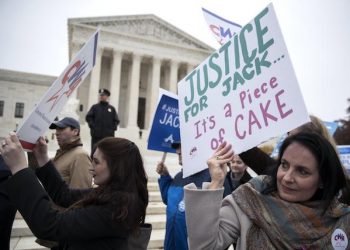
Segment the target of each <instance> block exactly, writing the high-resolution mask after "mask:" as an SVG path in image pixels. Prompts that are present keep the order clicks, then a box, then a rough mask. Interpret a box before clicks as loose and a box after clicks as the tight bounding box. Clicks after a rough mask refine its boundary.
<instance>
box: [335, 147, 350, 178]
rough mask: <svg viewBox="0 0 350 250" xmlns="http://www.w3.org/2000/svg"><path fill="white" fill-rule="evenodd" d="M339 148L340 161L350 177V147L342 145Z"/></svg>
mask: <svg viewBox="0 0 350 250" xmlns="http://www.w3.org/2000/svg"><path fill="white" fill-rule="evenodd" d="M337 148H338V151H339V158H340V161H341V163H342V164H343V166H344V167H345V169H346V172H347V174H348V175H350V145H340V146H337Z"/></svg>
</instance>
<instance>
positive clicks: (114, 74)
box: [109, 50, 123, 112]
mask: <svg viewBox="0 0 350 250" xmlns="http://www.w3.org/2000/svg"><path fill="white" fill-rule="evenodd" d="M122 57H123V54H122V52H121V51H117V50H114V51H113V62H112V66H111V82H110V87H109V89H110V91H111V96H110V98H109V100H110V104H111V105H112V106H114V107H115V108H116V110H117V112H118V107H119V92H120V76H121V70H122V67H121V66H122Z"/></svg>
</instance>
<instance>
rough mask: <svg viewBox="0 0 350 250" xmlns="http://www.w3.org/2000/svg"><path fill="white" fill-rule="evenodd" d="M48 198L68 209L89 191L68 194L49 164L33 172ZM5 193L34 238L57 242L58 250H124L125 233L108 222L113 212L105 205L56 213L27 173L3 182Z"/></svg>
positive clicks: (35, 179)
mask: <svg viewBox="0 0 350 250" xmlns="http://www.w3.org/2000/svg"><path fill="white" fill-rule="evenodd" d="M37 176H38V177H39V179H40V181H41V182H42V184H43V186H44V187H45V189H46V190H47V192H48V193H49V194H50V198H51V199H52V200H53V201H54V202H55V203H56V204H57V205H60V206H63V207H68V206H69V205H71V204H73V203H74V202H76V201H77V200H79V199H81V198H82V197H83V196H84V195H86V194H87V193H88V192H89V190H70V189H69V188H68V187H67V185H66V184H65V182H64V181H63V180H62V178H61V177H60V175H59V173H58V172H57V171H56V169H55V167H54V165H53V164H52V162H51V161H50V162H49V163H48V164H46V166H44V167H42V168H40V169H39V170H37ZM7 189H8V190H7V192H8V194H9V197H10V199H11V201H12V202H13V203H14V204H15V206H16V207H17V208H18V210H19V211H20V213H21V214H22V216H23V218H24V219H25V221H26V222H27V224H28V226H29V228H30V229H31V230H32V232H33V233H34V235H35V236H36V237H38V238H40V239H46V240H52V241H58V242H59V245H60V249H69V250H78V249H79V250H90V249H91V250H96V249H98V250H103V249H109V250H110V249H127V246H126V245H127V237H128V236H129V231H128V230H126V229H125V228H124V227H123V226H122V225H117V224H115V223H113V222H112V213H113V211H112V210H111V209H110V208H109V207H107V206H105V205H100V206H97V205H90V206H87V207H84V208H79V209H72V210H69V211H65V212H60V211H58V210H57V209H54V208H53V207H52V203H51V202H50V199H49V196H48V194H47V193H46V192H45V190H44V189H43V187H42V186H41V185H40V183H39V181H38V179H37V177H36V176H35V174H34V172H33V171H32V170H31V169H28V168H27V169H23V170H21V171H19V172H18V173H16V174H15V175H13V177H11V178H10V179H9V180H8V181H7Z"/></svg>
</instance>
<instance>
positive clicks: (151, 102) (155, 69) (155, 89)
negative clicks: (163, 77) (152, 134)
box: [145, 57, 161, 129]
mask: <svg viewBox="0 0 350 250" xmlns="http://www.w3.org/2000/svg"><path fill="white" fill-rule="evenodd" d="M160 68H161V60H160V58H157V57H153V65H152V79H151V82H150V85H149V86H148V88H147V106H146V121H145V125H146V129H150V128H151V126H152V122H153V121H152V119H153V116H154V112H155V109H156V105H157V104H158V95H159V86H160Z"/></svg>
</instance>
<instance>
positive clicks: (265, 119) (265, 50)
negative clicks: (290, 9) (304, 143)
mask: <svg viewBox="0 0 350 250" xmlns="http://www.w3.org/2000/svg"><path fill="white" fill-rule="evenodd" d="M178 93H179V109H180V132H181V140H182V158H183V167H184V177H186V176H189V175H192V174H194V173H196V172H199V171H200V170H203V169H205V168H206V167H207V165H206V160H207V159H208V158H209V157H210V156H211V155H212V152H213V151H214V150H215V149H216V148H217V147H218V146H219V145H220V143H222V142H223V141H227V142H229V143H231V144H232V145H233V147H234V150H235V152H236V153H240V152H243V151H245V150H247V149H249V148H252V147H254V146H256V145H258V144H260V143H261V142H263V141H266V140H268V139H270V138H272V137H274V136H277V135H280V134H282V133H285V132H287V131H289V130H291V129H293V128H295V127H297V126H299V125H301V124H303V123H305V122H308V121H309V117H308V112H307V110H306V107H305V104H304V100H303V97H302V95H301V92H300V89H299V86H298V82H297V79H296V76H295V73H294V70H293V67H292V63H291V59H290V57H289V55H288V51H287V48H286V45H285V43H284V40H283V35H282V33H281V30H280V27H279V24H278V21H277V17H276V15H275V11H274V8H273V5H272V4H270V5H269V6H267V7H266V8H265V9H263V10H262V11H261V12H260V13H259V14H258V15H257V16H256V17H255V18H254V19H253V20H252V21H251V22H250V23H248V24H247V25H245V26H244V27H242V30H241V31H240V32H239V34H236V35H235V36H234V37H232V39H231V40H229V41H228V42H227V43H225V44H224V45H223V46H222V47H221V48H220V49H218V50H217V51H215V52H214V53H213V54H212V55H210V56H209V57H208V58H207V59H206V60H205V61H204V62H202V63H201V64H200V65H199V66H198V67H197V68H196V69H194V70H193V71H192V72H191V73H190V74H188V75H187V76H186V77H185V78H184V79H183V80H182V81H180V82H179V83H178Z"/></svg>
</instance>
